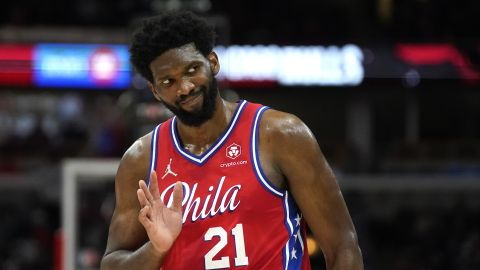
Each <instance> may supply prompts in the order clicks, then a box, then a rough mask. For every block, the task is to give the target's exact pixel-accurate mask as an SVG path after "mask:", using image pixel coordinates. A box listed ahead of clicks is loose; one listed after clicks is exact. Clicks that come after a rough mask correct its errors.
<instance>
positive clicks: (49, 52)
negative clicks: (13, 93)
mask: <svg viewBox="0 0 480 270" xmlns="http://www.w3.org/2000/svg"><path fill="white" fill-rule="evenodd" d="M34 52H35V53H34V59H33V62H34V72H33V73H34V84H35V85H36V86H39V87H72V88H117V89H123V88H126V87H128V86H129V85H130V81H131V68H130V64H129V61H128V58H129V56H128V48H127V46H125V45H95V44H88V45H87V44H39V45H37V46H35V50H34Z"/></svg>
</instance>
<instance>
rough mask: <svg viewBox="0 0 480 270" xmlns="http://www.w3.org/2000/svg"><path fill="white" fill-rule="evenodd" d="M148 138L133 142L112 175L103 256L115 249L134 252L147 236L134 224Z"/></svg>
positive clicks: (147, 157)
mask: <svg viewBox="0 0 480 270" xmlns="http://www.w3.org/2000/svg"><path fill="white" fill-rule="evenodd" d="M150 140H151V135H150V134H149V135H146V136H145V137H143V138H141V139H139V140H137V141H136V142H135V143H134V144H133V145H132V146H131V147H130V148H129V149H128V150H127V151H126V152H125V154H124V156H123V157H122V160H121V161H120V165H119V167H118V170H117V174H116V176H115V199H116V204H115V210H114V212H113V216H112V220H111V222H110V228H109V233H108V241H107V248H106V252H105V254H109V253H111V252H113V251H116V250H135V249H137V248H138V247H140V246H141V245H143V244H144V243H145V242H146V241H147V239H148V237H147V234H146V232H145V229H144V228H143V226H142V225H141V224H140V222H139V221H138V213H139V211H140V203H139V202H138V198H137V189H138V181H139V180H140V179H145V177H146V176H147V175H148V170H149V163H150V145H149V144H150Z"/></svg>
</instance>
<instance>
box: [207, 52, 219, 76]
mask: <svg viewBox="0 0 480 270" xmlns="http://www.w3.org/2000/svg"><path fill="white" fill-rule="evenodd" d="M207 58H208V62H210V70H211V71H212V74H213V75H214V76H215V75H217V74H218V72H219V71H220V62H219V61H218V55H217V54H216V53H215V52H214V51H211V52H210V53H209V54H208V56H207Z"/></svg>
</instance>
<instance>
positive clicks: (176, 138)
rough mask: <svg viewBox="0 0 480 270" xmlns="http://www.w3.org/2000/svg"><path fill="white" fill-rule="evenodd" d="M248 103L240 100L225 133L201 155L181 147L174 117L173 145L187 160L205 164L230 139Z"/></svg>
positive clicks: (171, 125) (171, 128) (171, 132)
mask: <svg viewBox="0 0 480 270" xmlns="http://www.w3.org/2000/svg"><path fill="white" fill-rule="evenodd" d="M246 104H247V101H246V100H240V101H239V102H238V105H237V108H236V109H235V113H234V114H233V117H232V119H230V123H229V124H228V126H227V128H226V129H225V130H224V131H223V133H222V134H221V135H220V136H219V137H218V138H217V140H216V141H215V142H214V143H213V144H212V146H210V147H209V148H208V150H207V151H205V152H204V153H203V154H201V155H195V154H193V153H190V152H189V151H187V150H185V149H183V148H182V147H181V143H180V138H179V136H178V132H177V117H173V119H172V121H171V123H170V134H171V137H172V141H173V145H174V148H175V149H176V150H177V152H178V153H179V154H180V155H182V156H183V157H184V158H186V159H187V160H189V161H191V162H193V163H195V164H197V165H202V164H204V163H205V162H206V161H207V160H208V159H210V158H211V157H212V156H213V154H214V153H215V152H216V151H217V150H218V149H220V148H221V146H222V145H223V144H224V143H225V141H226V140H227V139H228V137H229V136H230V134H231V133H232V131H233V129H234V127H235V126H236V124H237V122H238V119H239V118H240V114H241V113H242V111H243V108H244V107H245V105H246Z"/></svg>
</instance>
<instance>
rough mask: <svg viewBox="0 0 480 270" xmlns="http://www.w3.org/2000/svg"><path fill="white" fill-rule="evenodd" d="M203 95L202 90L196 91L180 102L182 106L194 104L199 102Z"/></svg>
mask: <svg viewBox="0 0 480 270" xmlns="http://www.w3.org/2000/svg"><path fill="white" fill-rule="evenodd" d="M201 96H202V91H197V92H196V93H194V94H193V95H190V96H189V97H187V98H185V99H184V100H182V101H180V102H179V103H180V105H181V106H192V105H194V104H195V103H197V102H198V100H199V99H200V97H201Z"/></svg>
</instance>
